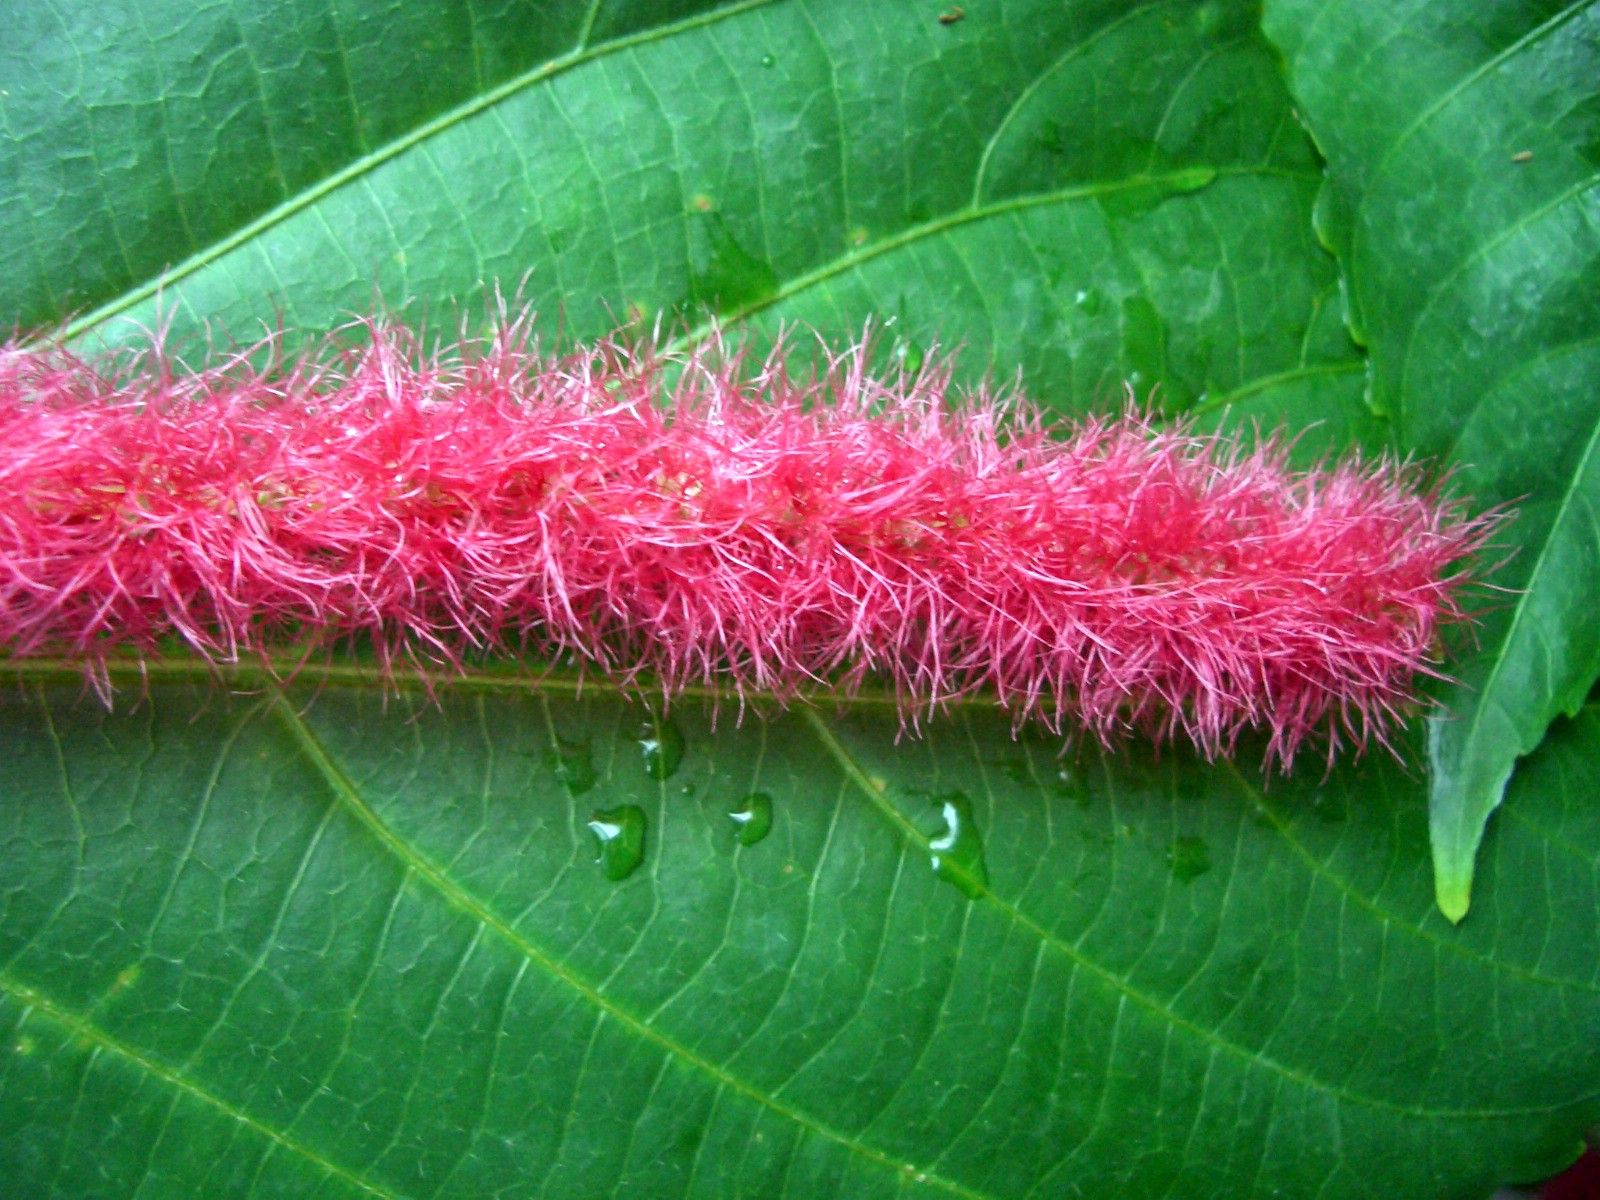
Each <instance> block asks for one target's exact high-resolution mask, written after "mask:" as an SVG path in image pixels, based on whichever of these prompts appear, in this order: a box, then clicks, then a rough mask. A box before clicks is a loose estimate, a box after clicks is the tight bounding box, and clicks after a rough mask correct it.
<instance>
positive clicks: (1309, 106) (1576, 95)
mask: <svg viewBox="0 0 1600 1200" xmlns="http://www.w3.org/2000/svg"><path fill="white" fill-rule="evenodd" d="M1267 9H1268V16H1267V29H1268V32H1269V33H1270V34H1271V35H1272V36H1273V37H1274V38H1275V39H1277V40H1278V41H1279V42H1280V43H1281V44H1282V46H1283V48H1284V51H1285V54H1286V56H1287V59H1288V69H1289V78H1290V83H1291V87H1292V89H1293V91H1294V93H1295V98H1296V100H1297V101H1298V102H1299V104H1300V109H1301V112H1302V113H1303V114H1304V115H1305V118H1306V121H1307V124H1308V127H1309V128H1310V130H1311V132H1312V133H1313V134H1314V135H1315V136H1316V138H1317V140H1318V142H1319V144H1320V145H1321V147H1322V149H1323V151H1324V152H1325V153H1326V155H1327V157H1328V163H1329V183H1328V192H1327V195H1326V197H1325V210H1324V216H1325V221H1324V229H1325V231H1326V233H1327V236H1328V237H1329V239H1330V240H1331V242H1332V243H1333V245H1334V246H1335V247H1336V248H1337V250H1338V252H1339V254H1340V257H1341V260H1342V261H1343V264H1344V267H1345V270H1346V273H1347V277H1348V280H1349V285H1350V287H1349V295H1350V298H1351V309H1352V322H1353V325H1354V327H1355V329H1356V330H1357V331H1358V335H1359V336H1360V338H1361V340H1362V341H1363V342H1364V343H1365V344H1367V346H1368V347H1369V349H1370V351H1371V356H1372V397H1373V400H1374V402H1375V403H1376V405H1377V406H1378V407H1379V409H1380V410H1382V411H1385V412H1389V413H1391V414H1393V416H1394V418H1395V427H1396V434H1397V437H1398V440H1399V442H1400V445H1401V446H1402V448H1403V449H1405V450H1406V451H1408V452H1416V453H1420V454H1422V455H1425V456H1428V457H1430V458H1436V459H1439V460H1441V461H1446V462H1454V463H1456V464H1459V465H1458V471H1457V474H1456V477H1455V482H1456V486H1457V487H1458V488H1460V489H1461V490H1463V491H1465V492H1467V493H1469V494H1471V495H1472V496H1473V497H1474V498H1475V499H1476V500H1477V502H1478V503H1480V504H1482V505H1484V506H1488V505H1491V504H1497V503H1498V504H1510V505H1512V506H1514V508H1515V510H1516V519H1515V521H1514V522H1513V523H1511V524H1510V525H1508V526H1507V528H1506V530H1505V534H1504V537H1503V543H1504V544H1503V546H1502V547H1501V548H1500V550H1499V551H1498V553H1499V554H1501V555H1506V556H1509V561H1508V562H1507V563H1506V564H1505V565H1504V566H1503V567H1502V568H1501V569H1500V570H1499V571H1498V572H1497V573H1496V575H1495V582H1496V583H1497V584H1498V585H1499V586H1501V587H1504V588H1506V589H1509V590H1510V594H1509V595H1507V596H1505V597H1504V598H1503V599H1501V600H1500V602H1499V603H1497V604H1496V605H1494V607H1493V608H1492V610H1491V611H1489V612H1487V613H1486V615H1485V618H1484V622H1483V628H1482V631H1481V633H1480V634H1479V635H1478V637H1477V639H1476V645H1475V646H1472V645H1463V646H1461V647H1460V648H1459V653H1458V655H1457V657H1456V659H1455V661H1454V664H1453V667H1452V669H1453V672H1454V674H1456V675H1457V676H1458V677H1459V679H1460V685H1459V686H1458V687H1454V688H1451V689H1450V690H1449V692H1448V694H1447V695H1446V698H1445V706H1444V708H1443V709H1442V710H1441V711H1440V712H1439V713H1438V715H1436V716H1435V717H1433V718H1432V719H1431V720H1430V722H1429V744H1428V764H1429V774H1430V780H1431V783H1430V804H1431V807H1432V814H1433V817H1432V820H1433V853H1434V858H1435V864H1436V870H1437V873H1438V890H1439V903H1440V906H1441V907H1442V908H1443V909H1444V910H1445V912H1447V913H1449V914H1450V915H1451V916H1452V917H1454V918H1456V919H1459V918H1460V917H1461V916H1462V915H1463V914H1464V913H1465V912H1466V911H1467V905H1468V902H1469V897H1470V892H1471V887H1472V877H1473V857H1474V854H1475V853H1476V850H1477V847H1478V843H1479V841H1480V839H1481V838H1482V836H1483V830H1484V826H1485V824H1486V822H1487V821H1488V819H1489V817H1490V814H1491V813H1492V812H1493V811H1494V809H1495V807H1496V806H1497V805H1498V804H1499V803H1500V798H1501V794H1502V793H1503V791H1504V790H1505V786H1506V781H1507V779H1508V778H1509V777H1510V775H1511V770H1512V766H1513V764H1514V763H1515V761H1516V759H1517V758H1518V756H1520V755H1523V754H1526V753H1528V752H1529V751H1530V750H1532V749H1533V748H1534V747H1535V746H1537V745H1538V744H1539V740H1540V738H1541V737H1542V736H1543V735H1544V731H1545V728H1546V726H1548V724H1549V723H1550V721H1551V719H1552V718H1553V717H1555V716H1556V715H1557V714H1559V713H1567V714H1571V713H1573V712H1575V711H1576V710H1577V707H1578V706H1579V705H1581V704H1582V703H1583V702H1584V699H1585V697H1586V696H1587V695H1588V693H1589V688H1590V685H1591V684H1592V683H1593V682H1594V680H1595V678H1596V676H1597V675H1600V623H1597V622H1596V621H1595V620H1594V614H1593V604H1592V597H1593V596H1594V595H1595V593H1596V591H1597V590H1600V306H1597V305H1596V303H1595V297H1596V296H1597V295H1600V5H1596V4H1593V3H1586V4H1549V3H1523V2H1519V3H1511V4H1495V5H1487V6H1486V5H1481V4H1474V3H1472V2H1471V0H1461V2H1460V3H1446V4H1407V5H1398V6H1397V5H1371V4H1364V3H1361V2H1360V0H1349V2H1348V3H1344V2H1341V3H1336V4H1332V5H1328V4H1322V3H1309V2H1307V3H1301V2H1300V0H1282V2H1280V0H1273V2H1271V3H1269V4H1268V6H1267Z"/></svg>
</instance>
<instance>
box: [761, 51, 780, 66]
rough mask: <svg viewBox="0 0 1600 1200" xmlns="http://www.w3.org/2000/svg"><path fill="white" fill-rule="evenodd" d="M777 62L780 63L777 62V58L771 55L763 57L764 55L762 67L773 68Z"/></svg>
mask: <svg viewBox="0 0 1600 1200" xmlns="http://www.w3.org/2000/svg"><path fill="white" fill-rule="evenodd" d="M777 61H778V60H777V59H776V58H775V57H773V56H772V55H770V54H763V55H762V56H761V65H762V66H763V67H771V66H773V65H774V64H775V63H776V62H777Z"/></svg>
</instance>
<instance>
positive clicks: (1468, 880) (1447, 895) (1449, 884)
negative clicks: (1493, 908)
mask: <svg viewBox="0 0 1600 1200" xmlns="http://www.w3.org/2000/svg"><path fill="white" fill-rule="evenodd" d="M1433 898H1434V902H1435V903H1436V904H1438V906H1439V911H1440V912H1442V913H1443V914H1444V915H1445V917H1446V918H1447V919H1448V920H1449V922H1450V924H1452V925H1459V924H1461V919H1462V918H1463V917H1465V916H1466V915H1467V909H1469V908H1470V907H1471V906H1472V872H1471V870H1470V869H1469V870H1467V871H1466V872H1464V873H1463V872H1460V871H1448V870H1446V869H1438V870H1436V872H1435V874H1434V883H1433Z"/></svg>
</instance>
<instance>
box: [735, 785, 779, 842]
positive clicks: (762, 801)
mask: <svg viewBox="0 0 1600 1200" xmlns="http://www.w3.org/2000/svg"><path fill="white" fill-rule="evenodd" d="M728 820H730V821H732V822H733V824H734V828H735V829H736V830H737V833H736V834H735V836H736V837H737V838H738V839H739V844H740V845H741V846H754V845H755V844H756V843H757V842H759V841H760V840H761V839H762V838H764V837H766V836H767V834H769V833H771V832H772V797H771V796H769V795H767V794H766V793H765V792H751V793H750V794H749V795H748V796H746V797H745V798H744V799H743V800H741V801H739V803H738V804H736V805H734V806H733V807H732V808H730V809H729V810H728Z"/></svg>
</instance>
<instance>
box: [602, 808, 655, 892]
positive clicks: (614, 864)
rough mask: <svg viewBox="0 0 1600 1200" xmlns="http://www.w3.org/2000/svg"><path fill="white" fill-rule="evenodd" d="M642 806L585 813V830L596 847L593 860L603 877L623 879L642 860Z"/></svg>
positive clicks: (630, 873) (635, 868)
mask: <svg viewBox="0 0 1600 1200" xmlns="http://www.w3.org/2000/svg"><path fill="white" fill-rule="evenodd" d="M644 828H645V816H644V809H642V808H640V807H639V806H638V805H637V804H624V805H622V806H621V807H619V808H605V809H600V810H599V811H597V812H593V813H590V814H589V832H590V833H592V834H594V840H595V842H596V844H597V845H598V846H599V848H600V857H599V858H597V859H595V862H597V863H599V864H600V866H601V868H602V869H604V871H605V873H606V878H607V879H626V878H627V877H628V876H629V875H632V874H633V873H634V871H636V870H637V869H638V867H639V864H640V863H642V862H643V861H644Z"/></svg>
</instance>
